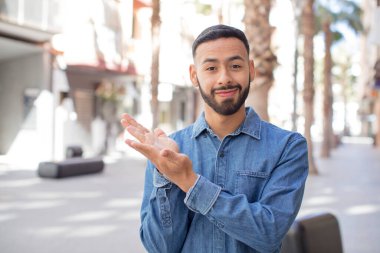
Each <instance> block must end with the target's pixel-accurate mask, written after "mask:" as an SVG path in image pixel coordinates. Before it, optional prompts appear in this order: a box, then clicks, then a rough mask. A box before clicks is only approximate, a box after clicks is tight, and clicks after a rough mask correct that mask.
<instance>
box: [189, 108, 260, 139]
mask: <svg viewBox="0 0 380 253" xmlns="http://www.w3.org/2000/svg"><path fill="white" fill-rule="evenodd" d="M245 114H246V118H245V120H244V123H243V125H242V126H240V127H239V128H238V129H237V130H236V131H235V132H234V133H232V135H238V134H240V133H244V134H247V135H249V136H252V137H253V138H256V139H258V140H260V133H261V119H260V117H259V115H258V114H257V113H256V112H255V111H254V110H253V108H251V107H247V108H245ZM207 128H209V126H208V124H207V122H206V119H205V114H204V112H202V114H201V115H200V116H199V117H198V119H197V120H196V121H195V123H194V126H193V134H192V136H191V137H192V138H196V137H198V136H199V135H200V134H201V133H202V132H203V131H205V130H207Z"/></svg>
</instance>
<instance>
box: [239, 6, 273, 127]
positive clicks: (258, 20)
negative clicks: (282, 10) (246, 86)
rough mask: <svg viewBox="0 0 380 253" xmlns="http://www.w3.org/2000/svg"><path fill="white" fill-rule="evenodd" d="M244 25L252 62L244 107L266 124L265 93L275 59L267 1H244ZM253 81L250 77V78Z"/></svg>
mask: <svg viewBox="0 0 380 253" xmlns="http://www.w3.org/2000/svg"><path fill="white" fill-rule="evenodd" d="M244 6H245V15H244V24H245V30H246V35H247V38H248V41H249V44H250V48H251V49H250V55H251V58H252V59H254V61H255V73H256V74H255V80H254V81H253V82H252V84H251V90H250V94H249V96H248V98H247V105H251V106H253V108H254V109H255V111H256V112H257V113H258V114H259V115H260V117H261V118H262V119H264V120H267V121H269V115H268V94H269V90H270V88H271V87H272V84H273V80H274V78H273V70H274V68H275V67H276V65H277V58H276V56H275V55H274V53H273V52H272V49H271V38H272V32H273V27H271V26H270V24H269V13H270V9H271V1H268V0H244ZM252 78H253V77H252Z"/></svg>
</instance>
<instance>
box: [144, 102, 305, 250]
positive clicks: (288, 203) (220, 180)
mask: <svg viewBox="0 0 380 253" xmlns="http://www.w3.org/2000/svg"><path fill="white" fill-rule="evenodd" d="M171 137H172V138H173V139H174V140H175V141H176V142H177V144H178V146H179V148H180V151H181V153H184V154H186V155H188V156H189V157H190V159H191V161H192V163H193V169H194V171H195V172H196V173H197V174H198V175H199V177H198V180H197V181H196V183H195V184H194V186H193V187H192V188H191V189H190V190H189V191H188V193H187V194H186V193H185V192H183V191H182V190H181V189H179V188H178V187H177V186H176V185H175V184H173V183H171V182H170V181H169V180H168V179H166V178H165V177H164V176H162V175H161V174H160V173H159V172H158V171H157V169H156V168H155V167H154V166H153V165H152V164H151V163H150V162H148V166H147V169H146V177H145V186H144V196H143V202H142V207H141V228H140V237H141V240H142V242H143V244H144V246H145V248H146V249H147V251H148V252H160V253H163V252H168V253H175V252H188V253H195V252H197V253H202V252H205V253H206V252H207V253H209V252H210V253H211V252H213V253H217V252H218V253H219V252H225V253H234V252H242V253H243V252H244V253H247V252H265V253H269V252H279V251H280V247H281V241H282V239H283V237H284V236H285V234H286V232H287V231H288V229H289V227H290V226H291V224H292V223H293V221H294V219H295V217H296V215H297V213H298V210H299V208H300V205H301V201H302V197H303V192H304V186H305V181H306V177H307V173H308V159H307V144H306V140H305V138H304V137H302V136H301V135H300V134H298V133H295V132H290V131H286V130H283V129H280V128H278V127H276V126H274V125H272V124H270V123H268V122H265V121H262V120H261V119H260V118H259V116H258V115H257V114H256V113H255V112H254V110H253V109H251V108H246V118H245V121H244V123H243V124H242V125H241V126H240V127H239V128H238V129H237V130H236V131H235V132H233V133H231V134H229V135H228V136H226V137H225V138H224V139H223V140H221V141H220V140H219V139H218V138H217V137H216V135H215V134H214V133H213V132H212V131H211V129H210V128H209V126H208V124H207V122H206V120H205V118H204V114H202V115H201V116H200V117H199V118H198V120H197V121H196V122H195V123H194V124H192V125H191V126H189V127H187V128H185V129H183V130H180V131H178V132H176V133H174V134H173V135H171Z"/></svg>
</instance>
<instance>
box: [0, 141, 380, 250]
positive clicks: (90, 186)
mask: <svg viewBox="0 0 380 253" xmlns="http://www.w3.org/2000/svg"><path fill="white" fill-rule="evenodd" d="M315 150H316V153H318V151H319V149H317V147H316V149H315ZM316 158H317V160H316V162H317V165H318V168H319V171H320V175H319V176H310V177H309V178H308V181H307V187H306V191H305V198H304V202H303V205H302V207H301V211H300V214H299V216H300V217H301V216H304V215H307V214H310V213H316V212H321V211H328V212H332V213H333V214H335V215H336V216H337V217H338V220H339V223H340V228H341V232H342V239H343V246H344V250H345V251H344V252H345V253H357V252H361V253H373V252H376V251H377V250H378V249H379V248H380V240H379V239H378V236H379V234H380V194H379V193H380V150H375V149H374V148H373V147H372V146H371V145H370V144H353V143H344V144H342V145H341V146H340V147H338V148H337V149H336V150H334V151H333V153H332V157H331V158H330V159H326V160H322V159H319V158H318V156H317V155H316ZM144 167H145V161H144V160H141V159H137V158H121V159H115V160H114V161H112V160H109V159H108V160H107V165H106V168H105V171H104V172H103V173H101V174H93V175H86V176H79V177H73V178H65V179H61V180H52V179H41V178H39V177H37V176H36V171H35V170H23V169H17V168H14V167H12V168H11V169H7V168H6V166H4V165H1V164H0V252H2V253H25V252H28V253H51V252H54V253H67V252H75V253H105V252H112V253H119V252H120V253H121V252H128V253H142V252H145V250H144V249H143V246H142V245H141V243H140V239H139V235H138V233H139V231H138V228H139V208H140V205H141V196H142V191H143V180H144Z"/></svg>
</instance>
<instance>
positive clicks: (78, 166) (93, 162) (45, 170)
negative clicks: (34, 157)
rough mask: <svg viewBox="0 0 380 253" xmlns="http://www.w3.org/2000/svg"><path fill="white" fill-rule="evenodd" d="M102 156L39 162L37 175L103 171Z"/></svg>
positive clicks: (48, 176) (76, 174) (63, 174)
mask: <svg viewBox="0 0 380 253" xmlns="http://www.w3.org/2000/svg"><path fill="white" fill-rule="evenodd" d="M103 168H104V162H103V159H102V158H82V157H75V158H70V159H66V160H64V161H59V162H41V163H40V164H39V165H38V170H37V172H38V175H39V176H40V177H45V178H64V177H71V176H78V175H84V174H90V173H99V172H101V171H103Z"/></svg>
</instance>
